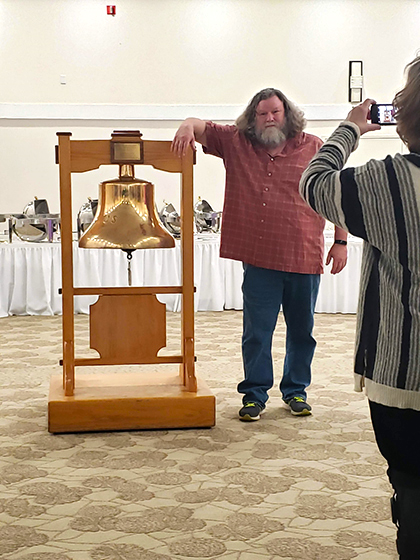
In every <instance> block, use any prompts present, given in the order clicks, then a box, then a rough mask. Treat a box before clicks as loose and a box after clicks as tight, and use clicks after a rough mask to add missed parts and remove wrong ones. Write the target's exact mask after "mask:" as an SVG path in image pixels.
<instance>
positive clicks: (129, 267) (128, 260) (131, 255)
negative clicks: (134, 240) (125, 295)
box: [123, 249, 135, 286]
mask: <svg viewBox="0 0 420 560" xmlns="http://www.w3.org/2000/svg"><path fill="white" fill-rule="evenodd" d="M123 251H124V253H127V275H128V285H129V286H131V285H132V276H131V259H132V258H133V253H134V251H135V249H123Z"/></svg>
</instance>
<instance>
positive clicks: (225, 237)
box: [172, 88, 347, 421]
mask: <svg viewBox="0 0 420 560" xmlns="http://www.w3.org/2000/svg"><path fill="white" fill-rule="evenodd" d="M305 124H306V121H305V119H304V117H303V113H302V112H301V111H300V109H298V108H297V107H296V106H295V105H294V104H293V103H292V102H291V101H289V99H287V97H286V96H285V95H284V94H283V93H282V92H281V91H279V90H277V89H274V88H267V89H264V90H262V91H260V92H258V93H257V94H256V95H255V96H254V97H253V98H252V100H251V101H250V103H249V104H248V106H247V108H246V109H245V111H244V113H243V114H242V115H241V116H240V117H239V118H238V119H237V121H236V124H235V125H234V126H230V125H219V124H215V123H213V122H205V121H202V120H201V119H196V118H189V119H186V120H185V121H184V122H183V123H182V124H181V126H180V127H179V129H178V131H177V133H176V134H175V137H174V140H173V144H172V148H173V150H174V152H175V153H177V154H178V155H182V154H183V153H184V152H185V150H186V148H187V146H190V145H191V146H192V147H193V148H194V149H195V142H196V141H197V142H199V143H200V144H202V145H203V148H204V151H205V152H206V153H209V154H212V155H214V156H217V157H220V158H222V159H223V162H224V164H225V168H226V189H225V202H224V208H223V219H222V232H221V249H220V255H221V256H222V257H224V258H228V259H234V260H239V261H242V263H243V268H244V278H243V284H242V292H243V336H242V356H243V364H244V380H243V381H241V382H240V383H239V385H238V392H239V393H241V394H243V398H242V408H241V409H240V411H239V418H240V420H242V421H255V420H259V418H260V413H261V412H262V411H263V410H264V409H265V407H266V402H267V400H268V391H269V390H270V389H271V387H272V386H273V363H272V354H271V346H272V338H273V333H274V329H275V327H276V322H277V318H278V315H279V312H280V307H282V308H283V315H284V318H285V322H286V327H287V336H286V356H285V360H284V368H283V377H282V380H281V383H280V391H281V394H282V398H283V400H284V402H285V403H286V404H287V405H288V407H289V409H290V411H291V413H292V414H293V415H295V416H306V415H308V414H311V406H310V405H309V404H308V403H307V400H306V397H307V394H306V389H307V387H308V386H309V385H310V383H311V362H312V358H313V355H314V351H315V344H316V342H315V339H314V338H313V336H312V329H313V324H314V311H315V303H316V298H317V294H318V288H319V281H320V274H321V273H322V270H323V262H322V261H323V256H324V236H323V230H324V225H325V221H324V219H322V218H320V217H319V216H318V215H317V214H316V213H315V212H313V211H312V210H311V209H310V208H308V206H307V205H306V204H305V203H304V201H303V200H302V199H301V197H300V196H299V179H300V176H301V174H302V171H303V170H304V169H305V168H306V166H307V164H308V163H309V161H310V159H311V158H312V156H313V155H314V154H315V153H316V152H317V151H318V149H319V147H320V146H321V145H322V141H321V140H320V139H319V138H317V137H316V136H313V135H311V134H307V133H305V132H303V129H304V126H305ZM335 238H336V241H335V243H334V245H333V247H332V248H331V250H330V251H329V253H328V256H327V264H328V263H329V262H330V261H331V262H332V263H333V264H332V269H331V272H332V273H333V274H335V273H337V272H340V270H342V269H343V268H344V266H345V265H346V261H347V247H346V239H347V233H346V232H344V231H343V230H342V229H340V228H336V232H335Z"/></svg>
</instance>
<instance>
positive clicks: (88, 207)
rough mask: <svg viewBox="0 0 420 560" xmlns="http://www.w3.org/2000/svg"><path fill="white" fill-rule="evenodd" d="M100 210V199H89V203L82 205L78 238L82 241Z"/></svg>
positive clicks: (79, 215)
mask: <svg viewBox="0 0 420 560" xmlns="http://www.w3.org/2000/svg"><path fill="white" fill-rule="evenodd" d="M97 209H98V199H92V198H88V200H87V202H85V203H84V204H82V206H81V207H80V210H79V212H78V214H77V238H78V239H80V238H81V237H82V235H83V234H84V233H85V231H86V230H87V229H88V227H89V226H90V224H91V223H92V222H93V219H94V217H95V215H96V210H97Z"/></svg>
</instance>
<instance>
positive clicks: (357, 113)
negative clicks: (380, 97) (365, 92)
mask: <svg viewBox="0 0 420 560" xmlns="http://www.w3.org/2000/svg"><path fill="white" fill-rule="evenodd" d="M373 105H376V101H375V100H374V99H369V98H367V99H365V100H364V101H363V103H360V105H356V107H353V109H352V110H351V111H350V113H349V114H348V115H347V119H346V120H348V121H350V122H353V123H354V124H356V125H357V126H358V127H359V130H360V134H365V133H366V132H371V131H373V130H380V129H381V126H380V125H379V124H378V123H374V122H369V120H368V119H369V118H370V112H371V111H370V109H371V107H372V106H373Z"/></svg>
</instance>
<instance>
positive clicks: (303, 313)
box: [238, 263, 320, 407]
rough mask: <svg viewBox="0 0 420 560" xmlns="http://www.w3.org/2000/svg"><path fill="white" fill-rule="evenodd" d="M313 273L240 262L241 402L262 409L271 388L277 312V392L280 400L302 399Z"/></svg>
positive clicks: (315, 286)
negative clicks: (281, 348) (280, 334)
mask: <svg viewBox="0 0 420 560" xmlns="http://www.w3.org/2000/svg"><path fill="white" fill-rule="evenodd" d="M319 282H320V276H319V274H298V273H295V272H281V271H278V270H270V269H266V268H258V267H255V266H252V265H250V264H246V263H244V279H243V284H242V293H243V335H242V358H243V363H244V373H245V379H244V380H243V381H241V382H240V383H239V385H238V392H239V393H243V394H244V396H243V399H242V401H243V402H244V403H245V402H250V401H252V402H256V403H259V404H260V405H261V406H263V407H264V406H265V403H266V402H267V400H268V394H267V391H268V390H269V389H271V387H272V386H273V382H274V381H273V360H272V356H271V348H272V339H273V333H274V329H275V327H276V323H277V318H278V314H279V312H280V307H281V306H282V307H283V315H284V319H285V322H286V327H287V331H286V332H287V334H286V356H285V359H284V368H283V378H282V380H281V383H280V391H281V393H282V396H283V400H285V401H288V400H289V399H291V398H292V397H294V396H300V397H303V398H305V399H306V388H307V387H308V386H309V385H310V383H311V362H312V358H313V355H314V352H315V346H316V341H315V339H314V338H313V336H312V329H313V325H314V312H315V304H316V298H317V296H318V290H319Z"/></svg>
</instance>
